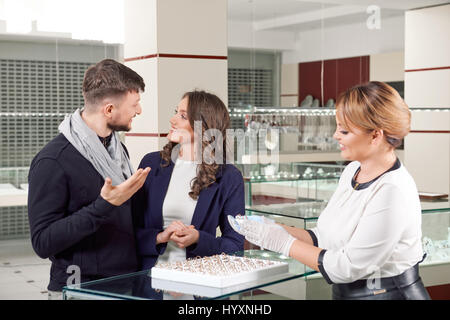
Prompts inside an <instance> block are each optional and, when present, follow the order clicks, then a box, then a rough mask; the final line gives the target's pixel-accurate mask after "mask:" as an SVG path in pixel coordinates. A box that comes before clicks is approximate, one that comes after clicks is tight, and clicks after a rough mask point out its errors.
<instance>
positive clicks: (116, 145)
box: [58, 109, 134, 185]
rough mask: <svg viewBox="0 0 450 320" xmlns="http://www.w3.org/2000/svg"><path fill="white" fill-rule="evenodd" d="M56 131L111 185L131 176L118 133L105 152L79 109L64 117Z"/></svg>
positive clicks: (130, 167)
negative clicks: (109, 180) (109, 179)
mask: <svg viewBox="0 0 450 320" xmlns="http://www.w3.org/2000/svg"><path fill="white" fill-rule="evenodd" d="M58 129H59V131H60V132H61V133H62V134H63V135H64V136H65V137H66V138H67V140H69V142H70V143H71V144H72V145H73V146H74V147H75V149H77V150H78V151H79V152H80V153H81V154H82V155H83V157H85V158H86V159H87V160H88V161H89V162H90V163H92V165H93V166H94V168H95V169H96V170H97V171H98V173H100V175H101V176H102V177H103V178H106V177H109V178H111V180H112V184H113V185H118V184H120V183H122V182H123V181H125V179H126V178H129V177H130V176H131V175H132V174H133V172H134V170H133V167H132V166H131V163H130V160H129V159H128V156H127V154H126V153H125V150H124V148H123V146H122V144H121V143H120V140H119V135H118V133H117V132H113V134H112V137H111V143H110V144H109V146H108V150H106V148H105V147H104V146H103V144H102V143H101V142H100V139H99V138H98V136H97V134H96V133H95V132H94V131H93V130H92V129H91V128H89V127H88V126H87V124H86V122H84V120H83V119H82V118H81V111H80V109H77V110H75V112H74V113H73V114H71V115H68V116H66V118H65V119H64V121H63V122H61V124H60V125H59V127H58ZM80 174H81V173H80ZM125 177H126V178H125Z"/></svg>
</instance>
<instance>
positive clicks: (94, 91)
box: [83, 59, 145, 106]
mask: <svg viewBox="0 0 450 320" xmlns="http://www.w3.org/2000/svg"><path fill="white" fill-rule="evenodd" d="M144 89H145V83H144V79H142V77H141V76H140V75H138V74H137V73H136V72H135V71H133V70H131V69H130V68H128V67H127V66H125V65H123V64H121V63H119V62H117V61H115V60H112V59H104V60H102V61H100V62H99V63H97V64H96V65H93V66H91V67H89V68H88V69H87V70H86V72H85V74H84V79H83V97H84V101H85V104H86V105H91V106H95V105H97V104H98V103H100V102H101V101H102V100H103V99H105V98H117V97H121V96H123V95H124V94H126V93H127V92H129V91H135V92H139V91H144Z"/></svg>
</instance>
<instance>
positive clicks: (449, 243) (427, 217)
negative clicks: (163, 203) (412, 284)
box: [246, 198, 450, 267]
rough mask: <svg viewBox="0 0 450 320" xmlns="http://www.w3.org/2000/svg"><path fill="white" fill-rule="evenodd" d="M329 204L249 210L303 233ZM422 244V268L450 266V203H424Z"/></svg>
mask: <svg viewBox="0 0 450 320" xmlns="http://www.w3.org/2000/svg"><path fill="white" fill-rule="evenodd" d="M326 204H327V203H326V202H325V201H324V202H305V203H288V204H286V203H285V204H272V205H251V206H247V207H246V210H247V214H248V215H264V216H267V217H269V218H271V219H273V220H275V221H277V222H281V223H285V224H288V225H295V226H297V227H300V228H303V229H311V228H313V227H315V226H316V223H317V219H318V218H319V216H320V213H321V212H322V210H323V209H324V208H325V207H326ZM421 206H422V244H423V250H424V252H425V253H427V257H426V258H425V260H424V261H423V262H422V263H421V267H423V266H427V265H437V264H450V202H449V199H448V198H447V199H440V200H422V201H421Z"/></svg>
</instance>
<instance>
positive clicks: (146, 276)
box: [63, 250, 317, 300]
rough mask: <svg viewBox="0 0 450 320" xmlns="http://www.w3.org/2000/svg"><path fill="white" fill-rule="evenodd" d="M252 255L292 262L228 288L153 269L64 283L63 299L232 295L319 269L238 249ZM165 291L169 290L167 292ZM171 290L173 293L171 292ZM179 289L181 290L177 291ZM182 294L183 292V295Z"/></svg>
mask: <svg viewBox="0 0 450 320" xmlns="http://www.w3.org/2000/svg"><path fill="white" fill-rule="evenodd" d="M235 255H237V256H245V257H249V258H258V259H267V260H276V261H283V262H287V263H288V264H289V272H288V273H285V274H279V275H275V276H272V277H266V278H264V279H258V280H257V281H251V282H246V283H242V284H239V285H234V286H230V287H225V288H213V287H207V286H199V285H193V284H187V283H182V282H175V281H167V280H159V279H152V276H151V269H150V270H144V271H140V272H135V273H130V274H126V275H122V276H117V277H111V278H106V279H102V280H96V281H90V282H86V283H82V284H79V285H71V286H67V287H64V289H63V297H64V299H99V300H100V299H122V300H148V299H151V300H163V299H167V298H168V299H181V300H186V299H189V297H190V298H191V299H204V300H210V299H226V298H228V297H230V296H233V295H239V294H243V293H245V292H251V291H253V290H256V289H259V288H261V287H265V286H268V285H273V284H278V283H282V282H286V281H289V280H293V279H298V278H302V277H305V276H308V275H312V274H314V273H317V272H316V271H314V270H312V269H310V268H309V267H307V266H305V265H304V264H301V263H300V262H298V261H297V260H294V259H291V258H287V257H285V256H283V255H280V254H278V253H274V252H270V251H265V250H245V251H240V252H237V253H235ZM164 293H166V294H164ZM170 293H172V294H170ZM175 293H178V294H175ZM181 294H182V295H181Z"/></svg>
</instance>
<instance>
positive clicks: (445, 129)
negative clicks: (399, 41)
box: [405, 5, 450, 194]
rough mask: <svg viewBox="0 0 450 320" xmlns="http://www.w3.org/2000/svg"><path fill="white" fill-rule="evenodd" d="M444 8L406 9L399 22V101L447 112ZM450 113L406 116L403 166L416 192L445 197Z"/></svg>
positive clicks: (449, 38) (449, 180)
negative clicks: (402, 37) (407, 131)
mask: <svg viewBox="0 0 450 320" xmlns="http://www.w3.org/2000/svg"><path fill="white" fill-rule="evenodd" d="M449 17H450V5H442V6H437V7H431V8H425V9H419V10H412V11H408V12H406V19H405V101H406V103H407V104H408V105H409V107H410V108H413V107H420V108H424V107H430V108H441V109H442V108H450V19H449ZM449 163H450V112H448V111H446V112H444V111H439V112H437V111H420V112H417V111H415V112H412V123H411V133H410V134H409V135H408V136H407V137H406V139H405V165H406V167H407V169H408V170H409V172H410V173H411V174H412V176H413V177H414V179H415V181H416V184H417V187H418V189H419V191H429V192H438V193H447V194H448V193H449V190H450V169H449Z"/></svg>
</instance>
